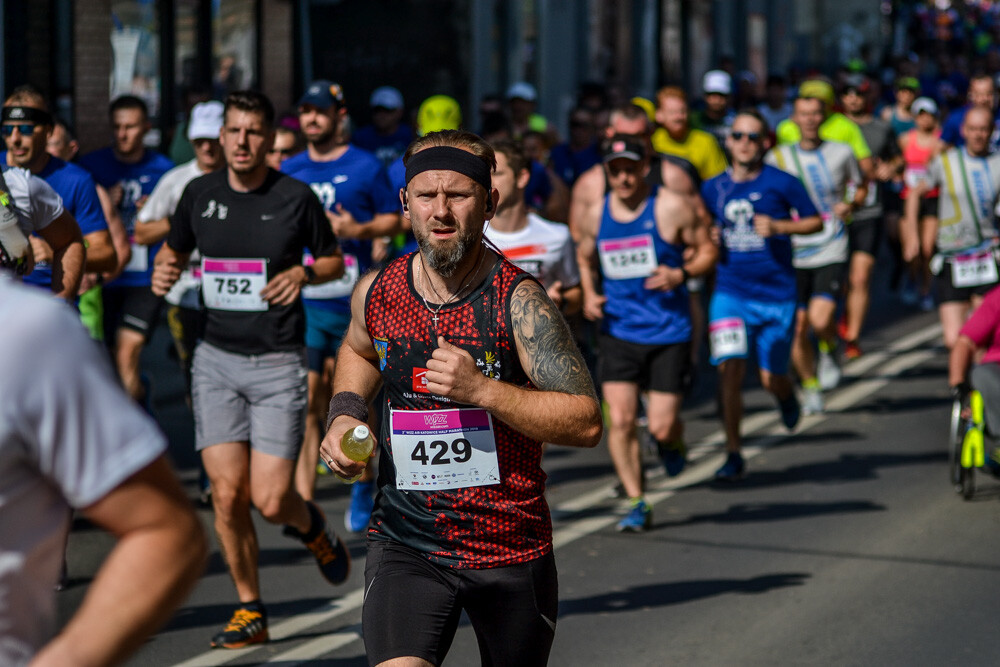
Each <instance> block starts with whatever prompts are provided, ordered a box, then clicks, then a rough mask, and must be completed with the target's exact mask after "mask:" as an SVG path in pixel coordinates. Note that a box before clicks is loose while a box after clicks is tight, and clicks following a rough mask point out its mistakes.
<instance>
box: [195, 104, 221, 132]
mask: <svg viewBox="0 0 1000 667" xmlns="http://www.w3.org/2000/svg"><path fill="white" fill-rule="evenodd" d="M223 108H224V107H223V106H222V102H215V101H212V102H200V103H198V104H196V105H194V108H192V109H191V122H190V123H188V139H190V140H192V141H194V140H195V139H218V138H219V131H220V130H221V129H222V110H223Z"/></svg>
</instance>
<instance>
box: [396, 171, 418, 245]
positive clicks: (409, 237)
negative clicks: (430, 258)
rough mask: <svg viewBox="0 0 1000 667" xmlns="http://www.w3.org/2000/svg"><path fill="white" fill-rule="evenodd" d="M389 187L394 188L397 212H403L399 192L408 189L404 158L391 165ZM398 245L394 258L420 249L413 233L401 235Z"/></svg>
mask: <svg viewBox="0 0 1000 667" xmlns="http://www.w3.org/2000/svg"><path fill="white" fill-rule="evenodd" d="M389 186H390V187H391V188H392V192H393V194H394V195H395V197H396V204H397V205H398V206H397V209H396V210H402V209H401V208H399V207H401V206H402V204H400V203H399V191H400V190H402V189H403V188H405V187H406V167H405V166H404V165H403V158H402V157H400V158H397V159H396V161H395V162H393V163H392V164H390V165H389ZM395 240H396V244H395V247H394V248H393V256H395V257H401V256H403V255H406V254H408V253H411V252H415V251H416V250H417V249H418V246H417V239H416V238H415V237H414V236H413V232H412V231H410V232H406V233H405V234H400V235H399V236H397V237H396V239H395Z"/></svg>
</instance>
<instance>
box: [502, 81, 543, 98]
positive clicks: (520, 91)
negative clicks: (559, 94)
mask: <svg viewBox="0 0 1000 667" xmlns="http://www.w3.org/2000/svg"><path fill="white" fill-rule="evenodd" d="M507 99H508V100H513V99H519V100H527V101H529V102H534V101H535V100H537V99H538V91H537V90H535V87H534V86H532V85H531V84H530V83H528V82H527V81H518V82H517V83H515V84H513V85H512V86H511V87H510V88H508V89H507Z"/></svg>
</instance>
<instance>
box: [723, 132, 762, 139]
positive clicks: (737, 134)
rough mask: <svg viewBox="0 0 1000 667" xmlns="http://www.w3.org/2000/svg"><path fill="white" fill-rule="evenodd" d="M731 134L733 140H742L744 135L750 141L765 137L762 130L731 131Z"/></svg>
mask: <svg viewBox="0 0 1000 667" xmlns="http://www.w3.org/2000/svg"><path fill="white" fill-rule="evenodd" d="M729 136H731V137H732V138H733V141H741V140H742V139H743V137H746V138H747V139H749V140H750V141H760V140H761V138H762V137H763V135H762V134H761V133H760V132H730V133H729Z"/></svg>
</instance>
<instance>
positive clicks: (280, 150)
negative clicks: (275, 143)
mask: <svg viewBox="0 0 1000 667" xmlns="http://www.w3.org/2000/svg"><path fill="white" fill-rule="evenodd" d="M268 153H277V154H279V155H295V149H294V148H272V149H271V150H269V151H268Z"/></svg>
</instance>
